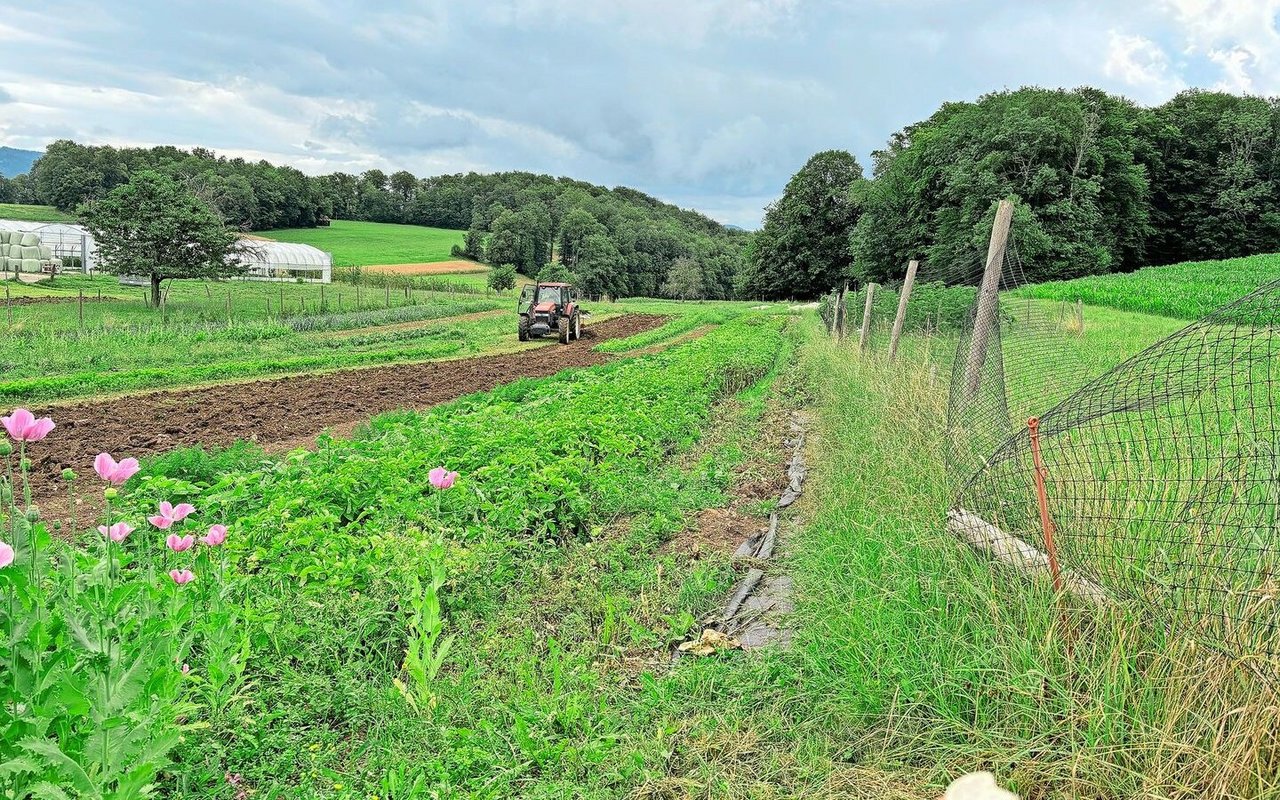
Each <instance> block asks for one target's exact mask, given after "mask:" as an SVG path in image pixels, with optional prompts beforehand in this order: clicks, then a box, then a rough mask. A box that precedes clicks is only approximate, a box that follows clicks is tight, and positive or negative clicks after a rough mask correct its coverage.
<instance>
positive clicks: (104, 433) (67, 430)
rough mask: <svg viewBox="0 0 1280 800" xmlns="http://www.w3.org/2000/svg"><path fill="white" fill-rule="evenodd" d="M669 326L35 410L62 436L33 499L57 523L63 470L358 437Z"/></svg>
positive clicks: (597, 328) (38, 463)
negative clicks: (390, 419) (335, 433)
mask: <svg viewBox="0 0 1280 800" xmlns="http://www.w3.org/2000/svg"><path fill="white" fill-rule="evenodd" d="M665 321H666V318H664V317H656V316H646V315H638V314H629V315H626V316H623V317H619V318H617V319H612V320H608V321H605V322H599V323H596V324H594V325H591V326H590V327H587V328H584V329H583V331H582V339H581V340H580V341H577V342H574V343H572V344H568V345H560V344H552V345H548V346H546V347H541V348H537V349H534V350H523V351H520V352H516V353H506V354H501V355H492V356H477V357H475V358H467V359H459V360H453V361H437V362H426V363H420V364H396V365H391V366H385V367H372V368H367V369H358V370H344V371H339V372H331V373H326V374H321V375H303V376H295V377H288V378H275V379H271V380H263V381H254V382H250V383H234V384H224V385H219V386H210V387H203V388H197V389H181V390H173V391H160V392H149V393H147V394H138V395H129V396H125V397H117V398H112V399H110V400H95V401H88V402H81V403H75V404H69V405H59V406H57V407H54V408H44V409H35V413H36V415H37V416H44V415H49V416H52V417H53V418H54V420H55V421H56V422H57V423H58V428H57V430H56V431H55V432H54V434H53V435H51V436H50V437H49V438H48V439H46V440H44V441H43V442H41V443H40V444H39V445H36V446H33V447H32V448H31V450H30V452H29V456H30V457H31V459H32V475H31V477H32V490H33V495H34V498H33V499H34V500H35V501H36V502H37V504H38V505H40V507H41V508H42V509H47V510H48V511H52V512H53V513H54V514H55V515H57V514H58V510H59V509H60V508H62V507H65V502H66V487H65V485H64V484H63V483H62V481H61V480H60V479H59V475H60V474H61V472H62V470H63V469H66V468H68V467H69V468H71V469H74V470H75V471H76V472H78V473H80V474H81V475H82V476H84V478H88V477H92V472H91V466H90V465H91V464H92V462H93V457H94V456H95V455H97V454H98V453H100V452H108V453H111V454H112V455H114V456H116V457H117V458H120V457H124V456H133V457H135V458H142V457H145V456H150V455H155V454H157V453H163V452H166V451H168V450H172V449H174V448H178V447H187V446H193V445H204V446H214V447H217V446H225V445H229V444H231V443H233V442H235V441H237V440H240V439H247V440H250V441H255V442H257V443H258V444H259V445H262V446H263V447H265V448H267V449H270V450H277V449H279V448H278V445H280V444H284V443H295V442H301V441H305V439H306V437H311V436H315V435H317V434H319V433H322V432H323V431H325V430H326V429H330V428H335V429H349V427H350V426H351V424H352V423H353V422H359V421H362V420H366V419H369V418H370V417H373V416H375V415H377V414H381V413H383V412H385V411H392V410H395V409H402V408H413V409H420V408H427V407H430V406H433V405H437V404H439V403H443V402H446V401H449V400H453V399H456V398H458V397H462V396H463V395H467V394H471V393H473V392H481V391H487V390H489V389H493V388H494V387H496V386H499V385H501V384H504V383H509V382H510V381H513V380H516V379H517V378H526V377H545V376H548V375H553V374H555V373H557V372H559V371H561V370H564V369H569V368H571V367H589V366H594V365H597V364H602V363H604V362H606V361H608V360H609V359H610V358H611V356H609V355H606V354H603V353H597V352H595V351H594V350H593V349H592V348H593V347H595V345H597V344H599V343H600V342H602V341H604V340H606V339H614V338H619V337H626V336H632V335H634V334H637V333H641V332H643V331H647V330H650V329H652V328H656V327H657V326H659V325H661V324H662V323H663V322H665ZM512 336H513V337H514V336H515V333H514V330H513V332H512ZM84 478H82V484H83V482H84Z"/></svg>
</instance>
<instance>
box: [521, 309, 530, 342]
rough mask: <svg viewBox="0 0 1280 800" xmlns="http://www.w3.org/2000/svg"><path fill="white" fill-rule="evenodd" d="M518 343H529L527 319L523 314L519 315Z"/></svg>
mask: <svg viewBox="0 0 1280 800" xmlns="http://www.w3.org/2000/svg"><path fill="white" fill-rule="evenodd" d="M519 332H520V341H522V342H527V341H529V318H528V317H526V316H525V315H524V314H521V315H520V329H519Z"/></svg>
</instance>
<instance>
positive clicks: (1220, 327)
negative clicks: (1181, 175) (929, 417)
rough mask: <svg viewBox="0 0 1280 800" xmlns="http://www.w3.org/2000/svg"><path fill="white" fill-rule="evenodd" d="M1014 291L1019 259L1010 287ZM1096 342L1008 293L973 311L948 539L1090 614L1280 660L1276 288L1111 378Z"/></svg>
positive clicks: (956, 408) (1010, 270) (1079, 318)
mask: <svg viewBox="0 0 1280 800" xmlns="http://www.w3.org/2000/svg"><path fill="white" fill-rule="evenodd" d="M1021 282H1022V265H1021V262H1020V259H1019V258H1018V254H1017V249H1016V246H1014V245H1011V246H1010V247H1009V248H1008V249H1007V250H1006V252H1005V255H1004V258H1003V261H1002V264H1001V270H1000V287H1001V289H1002V290H1006V291H1007V290H1009V289H1012V288H1015V287H1016V286H1017V285H1019V284H1020V283H1021ZM1088 324H1089V321H1088V320H1087V319H1086V315H1085V313H1084V310H1083V309H1082V308H1081V307H1080V306H1078V305H1075V304H1063V303H1052V302H1046V301H1033V300H1030V299H1024V298H1021V297H1018V296H1010V295H1008V294H1004V293H1000V294H996V295H995V296H994V299H993V300H992V305H990V306H986V307H984V305H983V303H982V301H981V296H980V297H979V299H978V300H977V301H975V303H974V304H973V305H972V306H971V308H970V310H969V312H968V314H967V316H966V318H965V321H964V324H963V325H962V330H961V335H960V337H959V341H958V345H957V349H956V355H955V360H954V364H953V372H952V379H951V386H950V398H949V403H948V414H947V433H948V469H949V471H950V473H951V475H952V477H953V480H954V482H955V485H956V486H957V487H958V488H957V491H956V496H955V508H954V510H953V515H952V521H953V523H956V522H957V521H958V522H959V524H960V525H961V526H962V527H963V526H967V527H968V528H969V531H968V535H969V536H970V538H971V540H972V539H973V538H974V537H979V538H984V540H985V541H986V542H987V544H989V545H990V546H991V547H993V548H996V549H1002V550H1003V555H1005V556H1006V557H1009V558H1014V559H1022V560H1025V561H1032V562H1036V564H1035V565H1036V566H1046V567H1047V566H1051V565H1052V566H1053V567H1056V568H1057V569H1060V571H1061V577H1062V580H1063V581H1064V583H1066V584H1067V585H1068V586H1071V587H1075V588H1076V589H1078V590H1079V589H1081V588H1082V587H1083V591H1082V593H1083V594H1085V595H1088V596H1089V597H1090V599H1093V600H1101V601H1104V602H1117V603H1128V604H1132V606H1133V608H1134V609H1135V611H1136V612H1138V613H1149V614H1151V616H1152V619H1153V620H1158V621H1159V622H1160V623H1161V624H1163V625H1166V626H1168V627H1170V628H1174V629H1177V630H1179V631H1182V632H1186V633H1190V634H1193V635H1195V636H1197V637H1199V638H1201V639H1202V640H1203V641H1206V642H1207V643H1209V644H1211V645H1213V646H1216V647H1218V648H1220V649H1223V650H1226V651H1228V652H1231V653H1233V654H1236V655H1241V656H1245V657H1250V658H1253V657H1261V658H1265V659H1270V658H1272V657H1274V656H1277V655H1280V630H1278V628H1277V626H1278V625H1280V607H1278V602H1280V576H1278V575H1277V568H1278V567H1280V563H1277V562H1278V561H1280V559H1278V557H1277V556H1278V554H1280V441H1278V437H1277V421H1278V411H1280V409H1278V406H1280V375H1278V374H1277V371H1278V370H1280V362H1278V361H1277V359H1278V357H1280V350H1278V343H1277V341H1276V332H1277V327H1278V326H1280V281H1277V282H1274V283H1270V284H1267V285H1265V286H1263V287H1261V288H1259V289H1258V290H1256V291H1254V292H1252V293H1251V294H1249V295H1247V296H1246V297H1243V298H1241V299H1240V300H1238V301H1236V302H1234V303H1231V304H1230V305H1227V306H1225V307H1223V308H1220V309H1218V310H1217V311H1215V312H1213V313H1211V314H1209V315H1208V316H1206V317H1204V318H1203V319H1201V320H1199V321H1197V322H1195V323H1193V324H1191V325H1189V326H1187V327H1186V328H1184V329H1182V330H1181V331H1178V332H1176V333H1174V334H1173V335H1171V336H1169V337H1167V338H1165V339H1163V340H1161V341H1158V342H1156V343H1154V344H1152V345H1150V346H1149V347H1147V348H1146V349H1145V350H1142V351H1141V352H1139V353H1138V354H1137V355H1134V356H1132V357H1130V358H1128V359H1127V360H1124V361H1123V362H1122V363H1120V364H1118V365H1114V366H1112V365H1110V364H1109V363H1108V362H1109V360H1115V359H1116V358H1117V355H1116V354H1115V353H1114V352H1111V351H1109V350H1108V348H1107V347H1105V346H1099V345H1098V344H1096V343H1094V344H1090V343H1089V342H1088V341H1087V337H1085V336H1084V335H1083V334H1084V333H1085V326H1086V325H1088ZM1033 420H1034V421H1033ZM1042 498H1043V499H1042ZM979 529H980V530H979ZM1268 663H1270V662H1269V661H1268Z"/></svg>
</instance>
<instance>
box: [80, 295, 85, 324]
mask: <svg viewBox="0 0 1280 800" xmlns="http://www.w3.org/2000/svg"><path fill="white" fill-rule="evenodd" d="M80 327H81V328H83V327H84V289H81V290H80Z"/></svg>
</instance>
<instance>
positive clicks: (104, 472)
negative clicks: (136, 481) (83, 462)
mask: <svg viewBox="0 0 1280 800" xmlns="http://www.w3.org/2000/svg"><path fill="white" fill-rule="evenodd" d="M138 469H139V467H138V459H136V458H125V459H121V460H120V462H119V463H116V460H115V459H114V458H112V457H111V456H109V455H107V454H106V453H98V457H97V458H95V459H94V460H93V471H94V472H96V473H98V477H99V478H102V479H103V480H104V481H106V482H107V483H110V484H112V485H115V486H120V485H121V484H123V483H124V482H125V481H127V480H129V479H130V478H132V477H133V474H134V473H135V472H137V471H138Z"/></svg>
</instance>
